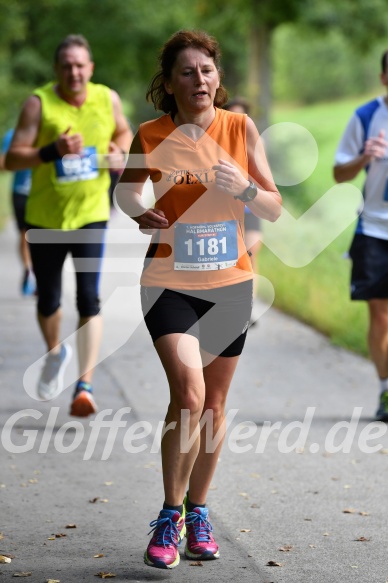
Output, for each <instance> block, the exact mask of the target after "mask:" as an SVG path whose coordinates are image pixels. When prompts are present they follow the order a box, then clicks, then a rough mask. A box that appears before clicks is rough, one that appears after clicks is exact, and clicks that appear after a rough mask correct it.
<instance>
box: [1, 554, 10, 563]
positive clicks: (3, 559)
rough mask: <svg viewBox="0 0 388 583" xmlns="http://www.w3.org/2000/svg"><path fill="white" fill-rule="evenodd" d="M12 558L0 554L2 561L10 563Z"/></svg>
mask: <svg viewBox="0 0 388 583" xmlns="http://www.w3.org/2000/svg"><path fill="white" fill-rule="evenodd" d="M10 562H11V559H10V558H9V557H6V556H5V555H0V563H10Z"/></svg>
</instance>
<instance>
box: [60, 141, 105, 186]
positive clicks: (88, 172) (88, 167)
mask: <svg viewBox="0 0 388 583" xmlns="http://www.w3.org/2000/svg"><path fill="white" fill-rule="evenodd" d="M96 160H97V150H96V148H95V146H88V147H85V148H83V150H82V152H81V154H67V155H66V156H64V157H63V158H62V159H61V160H55V170H56V174H57V181H58V182H78V181H79V180H93V179H94V178H98V168H97V166H96Z"/></svg>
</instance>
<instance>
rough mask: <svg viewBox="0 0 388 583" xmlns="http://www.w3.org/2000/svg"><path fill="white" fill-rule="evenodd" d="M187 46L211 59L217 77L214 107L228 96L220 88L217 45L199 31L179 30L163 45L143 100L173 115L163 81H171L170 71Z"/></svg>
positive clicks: (173, 104)
mask: <svg viewBox="0 0 388 583" xmlns="http://www.w3.org/2000/svg"><path fill="white" fill-rule="evenodd" d="M189 47H192V48H195V49H199V50H202V51H205V52H206V53H208V55H209V56H210V57H211V58H212V59H213V61H214V64H215V66H216V68H217V71H218V74H219V77H220V86H219V87H218V89H217V91H216V95H215V97H214V105H215V106H217V107H222V106H223V105H224V104H225V103H226V101H227V99H228V94H227V92H226V89H225V87H223V85H222V78H223V76H224V74H223V71H222V68H221V64H220V60H221V50H220V47H219V44H218V42H217V41H216V39H215V38H213V37H212V36H210V35H209V34H207V33H206V32H204V31H202V30H179V31H178V32H176V33H175V34H173V35H172V36H171V37H170V38H169V39H168V41H167V42H166V43H165V44H164V45H163V47H162V49H161V51H160V56H159V70H158V72H157V73H156V74H155V75H154V76H153V78H152V80H151V83H150V85H149V87H148V90H147V94H146V98H147V101H152V103H153V104H154V107H155V109H156V110H160V111H164V113H171V114H175V113H177V111H178V109H177V105H176V101H175V97H174V95H170V94H169V93H167V91H166V89H165V87H164V82H165V81H167V80H169V79H170V78H171V71H172V69H173V67H174V65H175V62H176V59H177V56H178V54H179V53H180V52H181V51H183V50H184V49H187V48H189Z"/></svg>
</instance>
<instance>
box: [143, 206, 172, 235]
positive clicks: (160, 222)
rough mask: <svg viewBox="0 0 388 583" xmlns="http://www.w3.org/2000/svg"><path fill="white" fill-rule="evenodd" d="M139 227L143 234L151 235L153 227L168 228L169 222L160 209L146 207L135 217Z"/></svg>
mask: <svg viewBox="0 0 388 583" xmlns="http://www.w3.org/2000/svg"><path fill="white" fill-rule="evenodd" d="M136 221H137V223H138V225H139V229H140V231H141V232H142V233H144V234H145V235H152V234H153V231H154V230H155V229H168V227H169V223H168V220H167V219H166V217H165V214H164V212H163V211H162V210H160V209H148V210H146V212H145V213H143V214H142V215H140V217H137V219H136Z"/></svg>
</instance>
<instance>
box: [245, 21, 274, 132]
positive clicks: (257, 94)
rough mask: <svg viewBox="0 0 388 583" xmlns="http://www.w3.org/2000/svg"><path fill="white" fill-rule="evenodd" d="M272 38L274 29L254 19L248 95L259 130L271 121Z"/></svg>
mask: <svg viewBox="0 0 388 583" xmlns="http://www.w3.org/2000/svg"><path fill="white" fill-rule="evenodd" d="M271 40H272V30H271V29H270V28H269V27H268V26H266V25H265V23H262V24H259V23H258V22H256V19H253V22H252V23H251V26H250V31H249V70H248V92H247V93H248V94H247V97H248V99H249V102H250V103H251V104H252V118H253V119H254V121H255V122H256V124H257V127H258V128H259V131H263V130H265V129H266V128H267V127H268V126H269V123H270V111H271V103H272V95H271V93H272V88H271Z"/></svg>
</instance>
